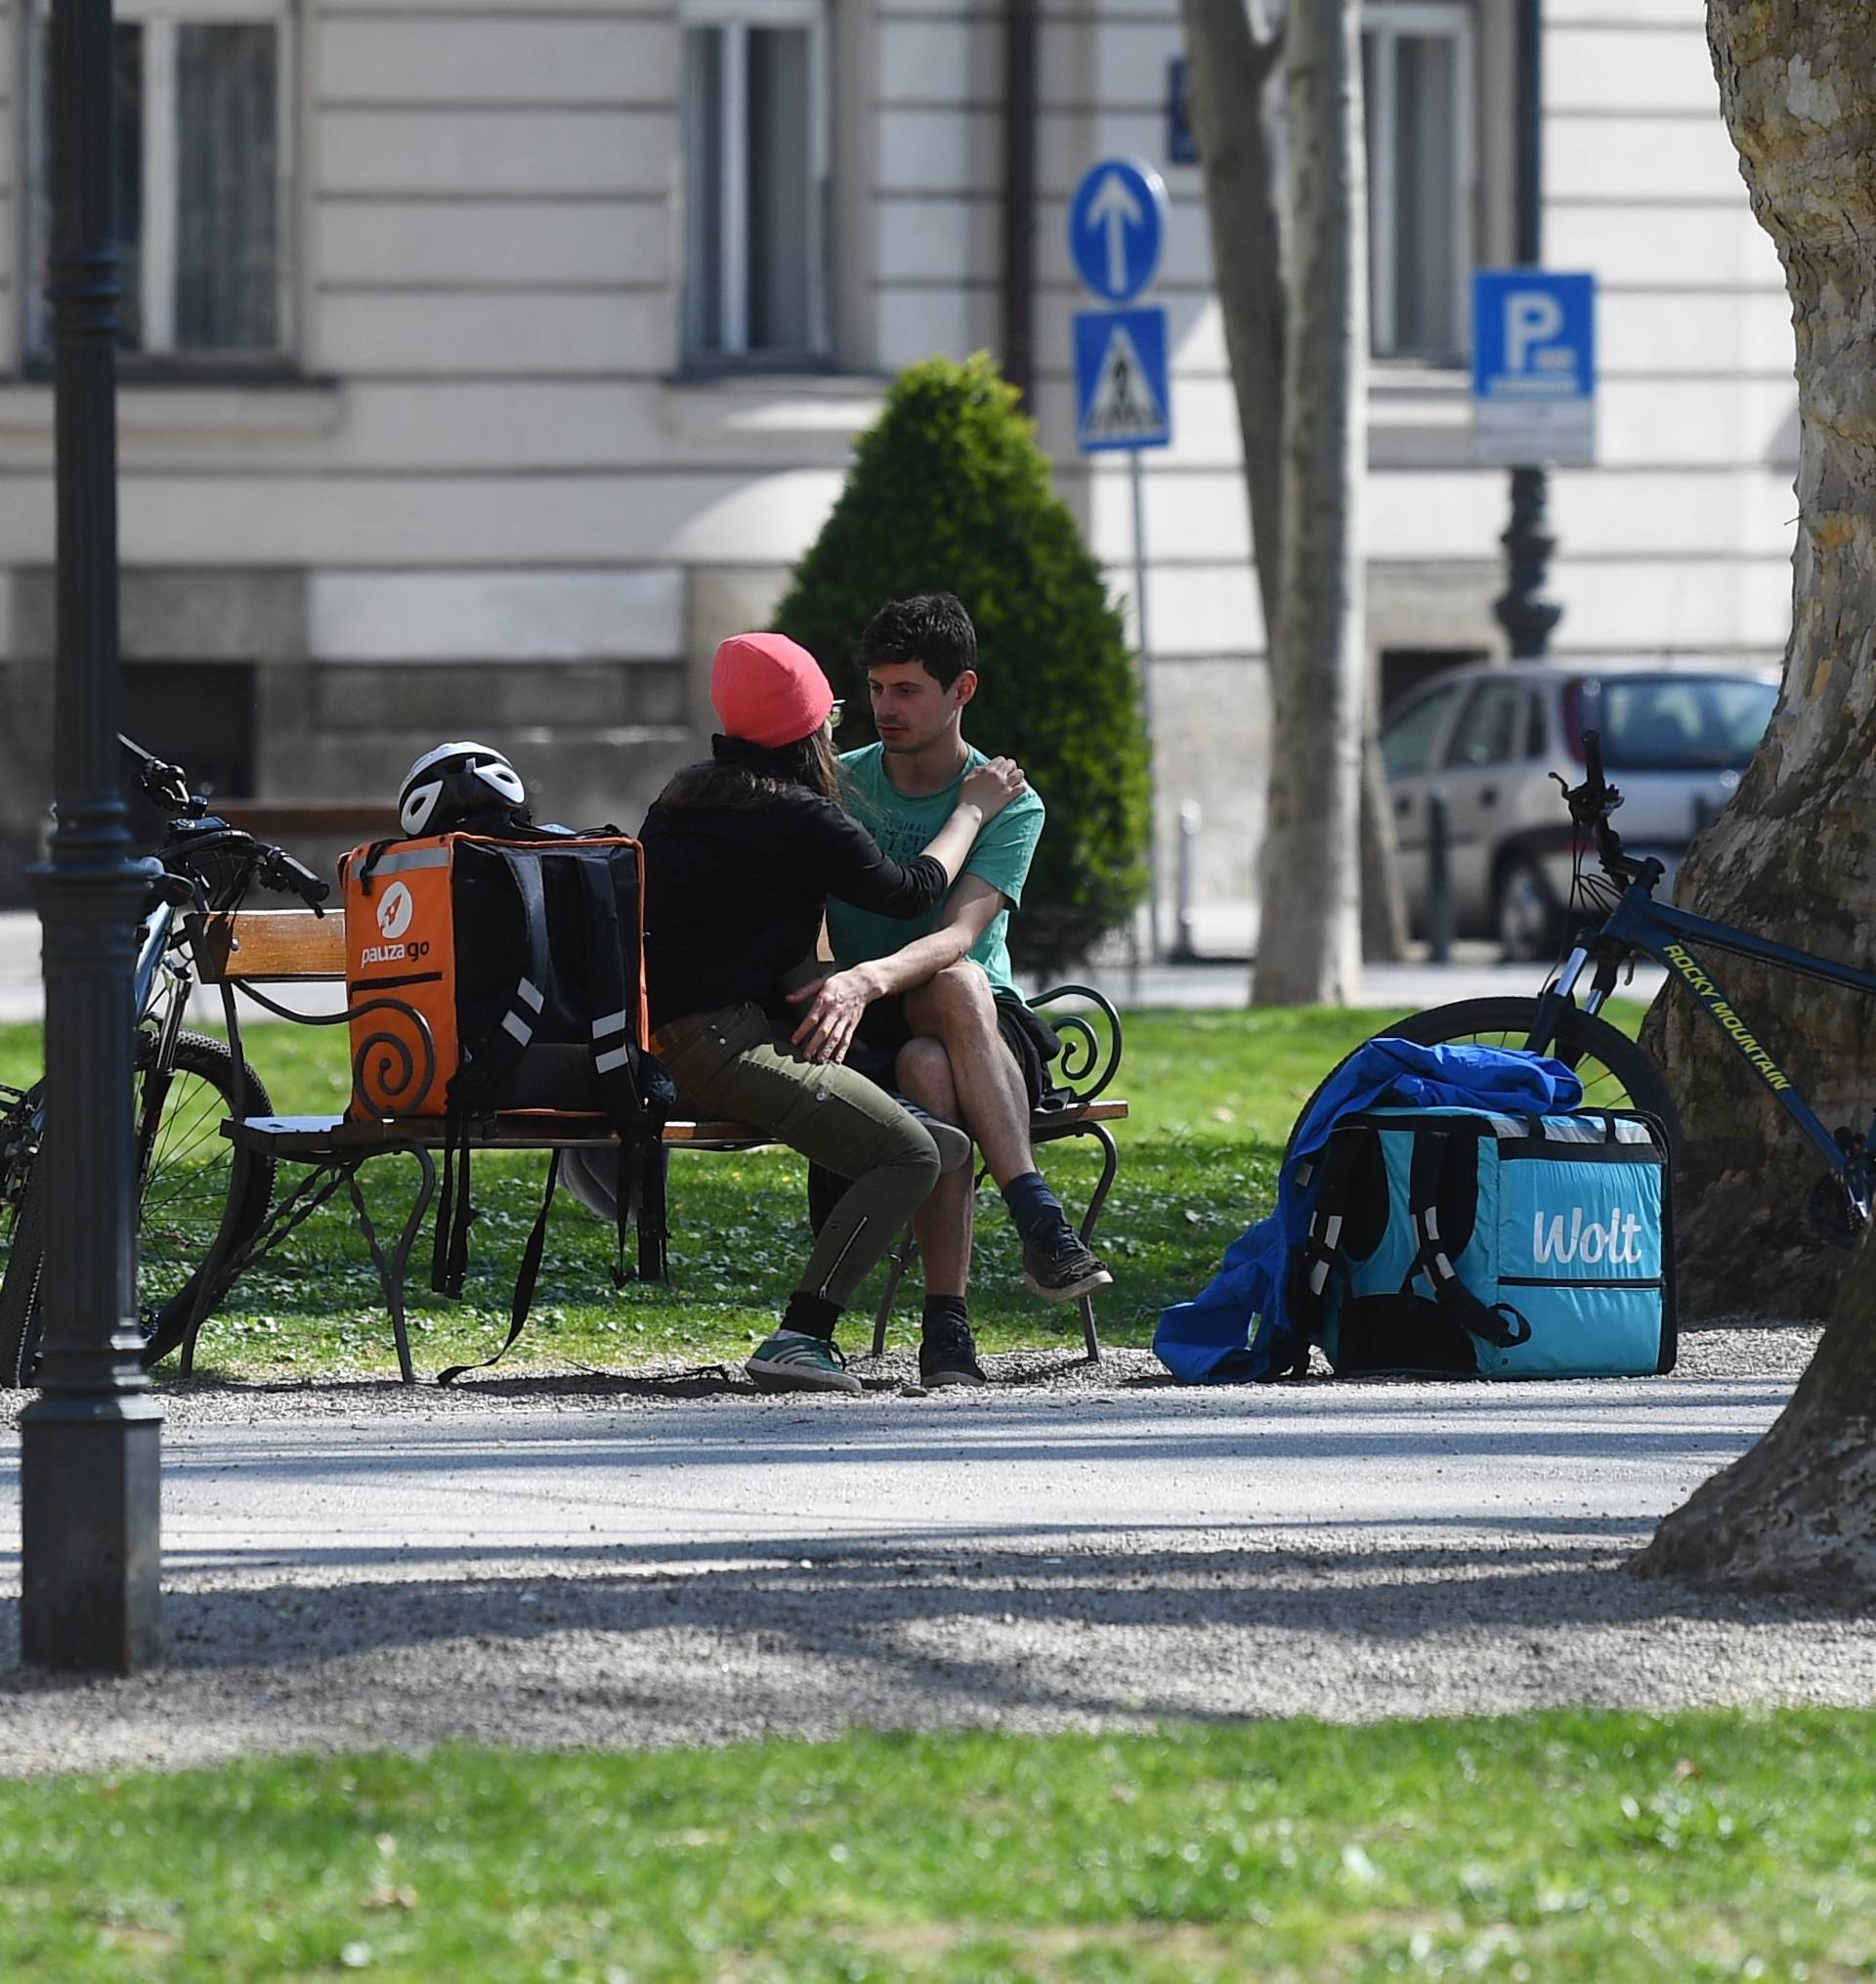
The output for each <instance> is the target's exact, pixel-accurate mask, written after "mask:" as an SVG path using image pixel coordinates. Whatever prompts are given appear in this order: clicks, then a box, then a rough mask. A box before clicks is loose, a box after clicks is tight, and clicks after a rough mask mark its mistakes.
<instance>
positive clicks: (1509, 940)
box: [1492, 859, 1563, 965]
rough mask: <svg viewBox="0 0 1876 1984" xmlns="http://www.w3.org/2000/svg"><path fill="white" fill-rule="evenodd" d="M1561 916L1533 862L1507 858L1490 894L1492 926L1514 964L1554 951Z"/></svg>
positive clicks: (1554, 954)
mask: <svg viewBox="0 0 1876 1984" xmlns="http://www.w3.org/2000/svg"><path fill="white" fill-rule="evenodd" d="M1562 921H1563V919H1562V917H1561V916H1560V914H1559V913H1558V911H1557V906H1556V897H1555V896H1554V895H1553V894H1552V893H1551V885H1550V884H1549V883H1548V882H1546V881H1545V880H1544V877H1543V875H1542V874H1541V873H1540V872H1539V870H1538V868H1537V865H1536V863H1535V862H1532V861H1527V860H1522V859H1520V860H1515V861H1512V862H1509V863H1508V864H1507V865H1506V867H1505V869H1504V871H1503V873H1501V874H1500V876H1499V878H1498V888H1497V891H1496V892H1495V894H1494V896H1493V898H1492V928H1493V930H1494V931H1495V933H1496V934H1497V937H1498V941H1499V943H1500V944H1501V945H1502V946H1503V947H1504V951H1505V956H1506V958H1507V959H1508V960H1509V961H1510V962H1511V963H1513V964H1520V965H1522V964H1533V963H1535V962H1536V961H1537V960H1539V959H1541V958H1552V957H1555V956H1556V943H1557V938H1558V936H1559V935H1560V934H1561V925H1562Z"/></svg>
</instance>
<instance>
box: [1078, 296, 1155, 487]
mask: <svg viewBox="0 0 1876 1984" xmlns="http://www.w3.org/2000/svg"><path fill="white" fill-rule="evenodd" d="M1075 438H1076V440H1077V441H1079V442H1080V443H1081V446H1082V452H1083V453H1085V454H1099V453H1103V452H1104V451H1106V450H1110V449H1119V448H1164V447H1166V446H1167V444H1168V443H1169V442H1170V441H1171V440H1172V393H1171V390H1170V381H1169V379H1168V376H1167V364H1166V312H1165V310H1164V309H1162V308H1161V307H1160V305H1158V304H1157V303H1155V304H1148V305H1144V306H1139V307H1136V308H1134V309H1132V310H1078V311H1077V312H1076V313H1075Z"/></svg>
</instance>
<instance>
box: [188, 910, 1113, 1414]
mask: <svg viewBox="0 0 1876 1984" xmlns="http://www.w3.org/2000/svg"><path fill="white" fill-rule="evenodd" d="M309 921H310V917H309ZM228 948H229V946H228V944H227V943H224V944H223V945H222V946H221V948H220V950H219V951H218V950H217V949H216V948H215V947H214V946H212V945H209V944H206V943H200V942H198V944H197V946H196V952H197V962H198V966H199V967H200V969H201V971H202V975H203V977H204V980H205V981H206V982H211V983H217V984H219V986H220V989H221V993H222V1003H223V1011H224V1014H225V1016H226V1019H227V1024H228V1031H229V1039H230V1043H231V1046H232V1047H233V1049H234V1055H235V1080H236V1083H237V1084H238V1082H239V1081H240V1079H241V1077H240V1070H241V1068H242V1067H243V1065H244V1055H243V1049H242V1045H241V1036H240V1018H239V1013H238V1009H237V1006H236V1003H235V991H236V990H238V991H239V992H240V993H241V995H242V996H243V997H245V998H248V999H251V1000H253V1001H254V1002H255V1003H256V1004H257V1005H259V1006H261V1007H263V1008H265V1009H266V1010H267V1011H268V1012H270V1013H273V1014H277V1016H279V1017H280V1018H282V1019H286V1020H291V1021H297V1022H299V1023H301V1024H306V1025H321V1026H335V1025H339V1024H348V1025H349V1024H350V1022H351V1020H352V1019H353V1018H354V1017H356V1016H359V1015H360V1014H363V1013H366V1012H370V1011H374V1010H377V1009H378V1008H379V1007H383V1006H393V1007H396V1008H397V1009H398V1011H399V1012H400V1014H402V1015H404V1016H405V1019H406V1020H407V1021H409V1022H413V1023H414V1025H415V1027H416V1029H417V1031H418V1035H419V1038H420V1041H421V1042H422V1044H423V1045H424V1046H425V1047H426V1049H428V1048H429V1046H430V1041H429V1029H428V1027H427V1026H426V1025H425V1023H424V1021H423V1018H422V1016H421V1014H417V1013H415V1012H414V1011H412V1009H410V1008H409V1007H407V1006H405V1005H404V1004H403V1002H401V1001H395V1000H385V999H383V998H382V997H380V998H379V999H377V1000H374V1001H372V1002H371V1003H370V1004H369V1005H367V1006H364V1007H360V1008H353V1009H348V1010H347V1011H346V1012H343V1013H335V1014H303V1013H296V1012H294V1011H293V1010H292V1009H291V1008H290V1007H287V1006H284V1005H279V1004H277V1003H276V1002H275V1001H274V1000H272V999H270V998H268V997H267V996H266V995H265V994H262V993H259V992H256V991H255V990H254V989H253V986H252V985H251V984H249V983H247V982H246V981H245V980H244V979H242V978H240V977H239V976H238V975H236V974H235V973H232V972H228V971H226V970H223V969H221V968H222V966H224V965H225V964H226V961H227V951H228ZM320 975H322V974H320ZM1030 1004H1031V1006H1032V1007H1034V1008H1036V1009H1037V1010H1039V1011H1041V1012H1043V1013H1044V1014H1045V1016H1046V1017H1047V1018H1048V1021H1049V1023H1050V1025H1051V1026H1052V1027H1053V1028H1054V1029H1055V1031H1056V1033H1057V1035H1058V1036H1059V1038H1060V1039H1061V1042H1062V1054H1061V1057H1060V1058H1059V1059H1058V1060H1057V1062H1056V1063H1055V1064H1054V1066H1053V1069H1052V1073H1053V1075H1054V1078H1055V1081H1056V1084H1057V1087H1056V1088H1055V1090H1054V1091H1053V1092H1052V1093H1051V1095H1050V1097H1049V1098H1047V1099H1046V1100H1045V1106H1043V1107H1042V1108H1039V1109H1037V1110H1036V1111H1035V1112H1034V1114H1033V1115H1032V1117H1031V1120H1030V1134H1031V1137H1032V1139H1033V1140H1034V1142H1035V1143H1038V1144H1039V1145H1040V1144H1044V1143H1058V1142H1061V1141H1062V1140H1064V1139H1066V1138H1071V1137H1088V1138H1092V1139H1093V1140H1094V1142H1095V1143H1096V1144H1097V1145H1098V1146H1099V1148H1100V1151H1101V1175H1100V1179H1099V1182H1098V1183H1097V1184H1096V1186H1095V1188H1094V1191H1093V1193H1092V1194H1091V1195H1090V1197H1089V1199H1088V1203H1087V1211H1086V1213H1085V1214H1084V1215H1083V1217H1082V1221H1081V1226H1080V1231H1081V1235H1082V1238H1083V1240H1084V1241H1085V1242H1087V1243H1088V1244H1090V1245H1091V1244H1092V1242H1093V1236H1094V1232H1095V1229H1097V1227H1098V1226H1099V1224H1100V1219H1101V1214H1102V1212H1103V1211H1104V1210H1105V1208H1106V1205H1107V1199H1108V1194H1109V1192H1110V1191H1111V1190H1112V1189H1113V1186H1114V1180H1115V1177H1116V1174H1117V1172H1118V1170H1119V1167H1120V1151H1119V1149H1118V1147H1117V1146H1116V1144H1115V1142H1114V1138H1113V1134H1112V1132H1111V1131H1110V1130H1109V1128H1108V1125H1109V1124H1110V1123H1113V1122H1118V1121H1121V1120H1123V1119H1125V1117H1126V1115H1127V1113H1128V1106H1127V1104H1126V1102H1124V1101H1122V1100H1118V1099H1107V1100H1102V1099H1103V1098H1104V1097H1105V1094H1106V1091H1107V1089H1108V1087H1109V1086H1110V1084H1111V1083H1112V1082H1113V1080H1114V1078H1115V1076H1116V1075H1117V1074H1118V1072H1119V1071H1120V1064H1121V1051H1122V1033H1121V1019H1120V1014H1118V1013H1117V1012H1116V1011H1115V1010H1114V1007H1113V1005H1112V1004H1111V1003H1110V1002H1109V1001H1108V1000H1107V999H1106V998H1105V997H1103V996H1102V994H1100V993H1099V992H1097V991H1095V990H1094V989H1093V988H1092V987H1091V986H1087V985H1057V986H1054V987H1051V988H1050V989H1049V990H1048V991H1046V992H1043V993H1039V994H1038V995H1037V996H1036V997H1035V998H1034V999H1032V1000H1031V1001H1030ZM363 1054H364V1050H363V1049H361V1050H360V1052H359V1054H358V1055H357V1056H355V1057H354V1063H353V1093H354V1096H355V1097H357V1096H358V1095H360V1094H361V1093H362V1080H363ZM238 1106H239V1103H238V1097H237V1109H238ZM222 1134H223V1136H224V1137H226V1138H228V1140H229V1141H230V1142H231V1143H234V1144H235V1147H236V1148H238V1149H245V1150H250V1151H253V1152H255V1153H257V1154H259V1155H264V1156H268V1157H272V1158H274V1159H275V1160H276V1161H277V1162H281V1163H290V1164H295V1165H303V1166H305V1167H306V1171H305V1175H304V1176H303V1177H301V1178H300V1179H298V1180H297V1181H295V1183H294V1185H293V1186H292V1187H291V1189H290V1190H288V1191H287V1192H286V1193H285V1194H284V1195H283V1196H282V1197H281V1198H279V1199H278V1200H277V1201H276V1202H275V1203H274V1204H273V1205H271V1206H270V1207H269V1209H268V1214H267V1217H266V1219H265V1220H263V1221H262V1223H261V1225H260V1226H259V1227H258V1228H257V1229H255V1231H254V1232H253V1233H252V1234H251V1235H249V1236H248V1238H247V1239H246V1240H244V1241H242V1242H241V1243H239V1244H238V1245H235V1246H232V1247H229V1248H227V1250H226V1251H224V1248H223V1242H222V1240H221V1239H220V1238H219V1237H218V1239H217V1241H216V1245H215V1247H214V1249H212V1250H211V1252H210V1255H209V1262H208V1272H206V1273H204V1274H203V1276H202V1278H201V1282H200V1285H199V1287H198V1289H197V1293H196V1299H195V1304H194V1308H193V1310H192V1314H191V1315H190V1318H189V1323H188V1327H187V1329H186V1331H185V1334H184V1337H183V1341H182V1346H181V1369H182V1372H183V1374H184V1375H185V1376H187V1375H189V1374H190V1373H191V1372H192V1370H193V1369H194V1361H195V1343H196V1338H197V1337H198V1336H199V1334H200V1332H201V1328H202V1324H203V1323H204V1322H205V1321H206V1320H207V1318H208V1316H209V1315H211V1314H213V1312H214V1310H215V1309H216V1308H217V1306H218V1305H219V1304H220V1303H221V1302H222V1301H223V1300H224V1299H225V1298H226V1297H227V1295H228V1293H229V1291H230V1290H231V1289H232V1288H233V1287H234V1285H235V1281H236V1279H237V1278H238V1277H239V1276H240V1274H241V1272H243V1271H244V1270H245V1269H246V1268H248V1267H249V1266H250V1265H251V1264H252V1263H253V1262H255V1261H257V1260H259V1259H261V1258H262V1257H263V1256H264V1255H266V1254H267V1253H269V1252H271V1251H272V1250H273V1248H275V1247H276V1246H277V1245H278V1244H279V1243H280V1241H281V1240H283V1239H284V1238H285V1237H286V1235H287V1234H288V1233H290V1232H292V1231H293V1230H294V1229H295V1228H297V1227H299V1226H300V1225H301V1224H302V1223H303V1222H304V1221H305V1220H307V1219H308V1218H310V1217H311V1216H312V1214H314V1213H315V1212H317V1211H318V1210H319V1209H320V1207H321V1206H323V1205H324V1204H326V1202H327V1201H328V1200H330V1199H331V1198H332V1197H334V1196H335V1195H336V1194H337V1193H338V1192H339V1191H341V1190H343V1191H344V1192H345V1193H346V1194H347V1196H348V1198H349V1199H350V1201H351V1204H352V1208H353V1211H354V1213H355V1215H356V1217H357V1219H358V1222H359V1229H360V1231H361V1232H362V1234H363V1236H364V1241H365V1245H366V1247H367V1248H368V1249H369V1251H370V1255H371V1263H372V1266H373V1268H374V1269H375V1270H376V1272H377V1275H378V1282H379V1286H380V1287H381V1288H382V1289H383V1291H384V1299H385V1307H386V1309H387V1310H388V1311H389V1313H390V1316H391V1329H392V1335H393V1337H394V1339H395V1341H396V1345H397V1353H398V1369H399V1372H400V1373H401V1375H402V1377H403V1379H404V1382H405V1384H407V1385H409V1384H415V1383H416V1370H415V1366H414V1365H413V1363H412V1361H411V1357H410V1335H409V1324H408V1318H407V1315H406V1311H405V1273H406V1272H407V1270H408V1267H409V1261H410V1253H411V1250H412V1248H413V1247H414V1245H415V1244H416V1238H417V1234H418V1232H419V1230H420V1229H421V1228H422V1226H423V1222H424V1218H425V1216H426V1214H427V1213H428V1212H429V1210H430V1208H431V1205H432V1204H433V1203H434V1201H435V1198H436V1189H437V1166H436V1160H435V1157H434V1155H433V1154H432V1153H433V1152H435V1151H437V1150H440V1149H441V1148H442V1147H443V1142H444V1126H443V1121H442V1119H441V1118H440V1117H430V1116H422V1117H419V1116H404V1117H393V1118H381V1117H348V1116H336V1115H334V1116H297V1117H295V1116H246V1115H243V1114H237V1115H236V1116H235V1117H233V1118H231V1119H229V1120H228V1121H226V1122H224V1123H223V1125H222ZM468 1136H469V1143H470V1147H471V1148H473V1149H483V1150H574V1149H600V1148H607V1147H610V1146H612V1145H613V1144H614V1143H615V1142H616V1139H615V1136H614V1132H613V1127H612V1124H611V1123H610V1121H608V1119H607V1118H605V1117H603V1116H598V1115H576V1114H563V1113H552V1114H550V1113H548V1112H546V1111H536V1110H528V1111H518V1112H512V1113H504V1114H500V1115H497V1116H494V1117H491V1118H490V1119H488V1120H486V1121H484V1122H480V1123H473V1124H471V1125H470V1126H469V1131H468ZM663 1142H664V1149H665V1152H666V1154H667V1156H668V1153H669V1152H670V1151H671V1150H673V1149H685V1150H752V1149H757V1148H760V1147H761V1146H763V1145H765V1144H771V1143H775V1142H776V1139H774V1138H773V1137H771V1136H769V1135H768V1134H767V1133H765V1132H763V1131H761V1130H759V1129H757V1128H756V1127H755V1126H754V1125H752V1124H747V1123H725V1122H673V1123H669V1124H666V1125H665V1129H664V1139H663ZM400 1155H402V1156H406V1157H408V1158H410V1159H411V1160H412V1161H413V1162H414V1163H415V1165H416V1167H417V1174H418V1176H417V1191H416V1196H415V1199H414V1200H413V1202H412V1204H411V1207H410V1211H409V1213H408V1215H407V1216H406V1218H405V1221H404V1224H403V1225H402V1227H401V1228H400V1229H399V1230H398V1232H397V1235H396V1238H395V1240H394V1242H393V1243H392V1244H391V1245H390V1247H389V1248H388V1249H387V1247H386V1245H385V1243H384V1240H383V1239H382V1238H381V1237H380V1235H379V1232H378V1229H377V1227H376V1224H375V1223H374V1222H373V1220H372V1218H371V1215H370V1211H369V1209H368V1207H367V1206H366V1204H365V1200H364V1194H363V1192H362V1189H361V1187H360V1185H359V1176H358V1175H359V1173H360V1171H361V1170H362V1168H363V1167H364V1166H365V1165H366V1164H368V1163H370V1162H372V1161H373V1160H374V1159H377V1158H380V1157H395V1156H400ZM980 1176H981V1175H980ZM916 1258H917V1247H916V1244H915V1243H914V1240H913V1236H912V1232H911V1229H907V1231H906V1233H905V1234H904V1235H903V1236H902V1237H901V1239H900V1241H899V1243H898V1245H897V1246H895V1247H894V1248H893V1249H892V1250H891V1251H890V1253H889V1254H888V1256H887V1262H888V1266H887V1273H886V1282H885V1288H884V1291H883V1293H882V1294H881V1296H880V1300H879V1306H878V1309H877V1311H876V1312H875V1314H874V1331H873V1355H874V1357H878V1356H880V1355H881V1354H882V1353H883V1351H884V1349H885V1342H886V1331H887V1327H888V1324H889V1322H890V1318H891V1314H892V1307H893V1303H894V1300H895V1299H896V1297H897V1295H898V1292H899V1287H900V1284H901V1282H902V1281H903V1279H904V1277H905V1274H906V1271H907V1270H908V1268H909V1267H910V1266H911V1265H912V1263H913V1261H914V1260H915V1259H916ZM1080 1309H1081V1317H1082V1334H1083V1338H1084V1341H1085V1342H1086V1344H1087V1355H1088V1358H1089V1359H1090V1360H1091V1361H1096V1362H1098V1361H1099V1359H1100V1355H1101V1345H1100V1337H1099V1334H1098V1332H1097V1330H1096V1327H1095V1320H1094V1304H1093V1299H1092V1297H1090V1296H1083V1297H1082V1298H1081V1300H1080Z"/></svg>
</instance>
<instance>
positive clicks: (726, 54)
mask: <svg viewBox="0 0 1876 1984" xmlns="http://www.w3.org/2000/svg"><path fill="white" fill-rule="evenodd" d="M677 25H678V29H679V32H680V34H681V35H682V36H683V37H684V40H685V42H686V44H688V40H689V37H690V35H691V33H692V32H693V31H694V30H696V29H700V28H714V29H717V30H720V31H721V32H722V33H723V35H724V43H723V101H722V103H721V105H720V108H721V111H722V117H721V124H722V130H723V160H722V172H721V192H720V194H719V201H720V204H719V209H718V213H717V254H718V257H719V258H720V263H721V267H720V269H719V270H718V271H717V272H716V273H717V274H718V276H719V277H720V280H721V291H722V318H723V335H722V339H721V341H720V343H719V344H717V345H716V346H714V347H706V346H704V345H703V344H701V343H698V342H696V341H694V337H693V331H692V310H693V303H692V293H693V292H692V283H693V276H692V267H691V246H690V223H689V213H688V202H689V200H690V197H691V188H690V183H689V159H690V133H689V131H688V129H681V130H680V132H679V151H678V156H679V160H680V169H681V171H682V173H683V175H684V177H683V185H684V194H683V196H684V199H685V202H686V213H685V220H684V225H683V227H682V229H681V232H680V241H681V244H682V250H683V259H682V275H681V279H680V282H679V290H678V358H679V364H680V367H682V369H683V370H685V371H687V372H699V371H739V372H750V371H763V370H796V369H803V368H806V367H821V366H824V365H826V364H827V362H828V359H829V356H830V353H831V327H830V325H831V315H830V290H831V282H830V280H829V272H828V267H827V254H828V237H829V213H828V207H829V201H830V197H831V162H832V154H833V144H832V131H831V100H832V88H831V82H832V78H831V73H830V65H831V47H832V24H831V22H830V20H829V11H828V6H827V0H678V9H677ZM771 27H795V28H804V29H805V30H806V32H807V36H808V60H807V84H808V101H807V106H806V115H807V125H808V148H809V151H808V190H807V213H806V216H805V228H804V234H805V237H806V259H807V312H808V335H807V342H806V344H805V345H804V346H802V347H800V348H798V349H797V348H794V347H791V346H790V347H782V346H774V345H768V346H756V347H753V348H752V347H751V346H750V344H749V342H748V334H749V324H748V301H749V294H748V292H749V280H748V277H749V261H748V245H749V217H748V136H749V102H748V36H749V30H750V29H751V28H771ZM688 62H689V50H688V46H686V48H685V62H684V65H683V66H684V69H685V70H688ZM679 105H680V113H681V114H683V113H686V112H688V108H689V91H688V88H687V87H686V88H684V89H683V90H681V92H680V97H679Z"/></svg>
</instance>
